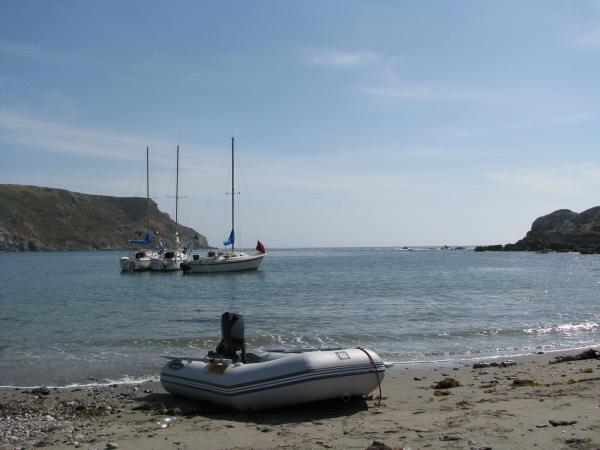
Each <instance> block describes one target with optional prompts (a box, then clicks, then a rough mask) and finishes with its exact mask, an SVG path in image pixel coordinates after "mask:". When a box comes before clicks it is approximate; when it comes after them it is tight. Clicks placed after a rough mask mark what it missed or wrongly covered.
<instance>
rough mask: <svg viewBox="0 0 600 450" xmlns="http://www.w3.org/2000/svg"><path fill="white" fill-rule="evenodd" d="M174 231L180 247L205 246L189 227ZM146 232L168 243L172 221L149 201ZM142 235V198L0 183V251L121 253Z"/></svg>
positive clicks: (204, 242)
mask: <svg viewBox="0 0 600 450" xmlns="http://www.w3.org/2000/svg"><path fill="white" fill-rule="evenodd" d="M177 229H178V231H179V234H180V238H181V241H182V242H184V243H187V242H193V244H194V247H203V248H205V247H207V246H208V244H207V241H206V238H205V237H204V236H202V235H200V234H199V233H197V232H196V231H195V230H193V229H192V228H188V227H184V226H181V225H180V226H178V228H177ZM150 230H151V231H152V233H155V232H156V231H158V232H159V233H160V236H161V239H162V240H163V242H164V243H165V245H171V244H173V242H171V241H173V240H174V236H175V222H174V221H173V220H172V219H171V218H170V217H169V215H168V214H166V213H164V212H162V211H160V210H159V209H158V206H157V205H156V203H155V202H154V201H152V200H150ZM145 233H146V199H145V198H142V197H110V196H105V195H90V194H81V193H78V192H71V191H67V190H64V189H53V188H47V187H38V186H24V185H16V184H0V251H36V250H113V249H122V248H126V247H127V245H128V244H127V243H128V241H129V240H130V239H140V236H141V237H143V235H145Z"/></svg>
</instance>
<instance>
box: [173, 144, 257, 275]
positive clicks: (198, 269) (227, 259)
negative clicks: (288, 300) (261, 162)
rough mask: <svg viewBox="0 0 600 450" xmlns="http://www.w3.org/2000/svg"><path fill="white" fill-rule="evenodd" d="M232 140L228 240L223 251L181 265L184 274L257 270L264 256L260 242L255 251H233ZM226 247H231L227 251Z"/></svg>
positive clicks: (233, 186)
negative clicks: (229, 228)
mask: <svg viewBox="0 0 600 450" xmlns="http://www.w3.org/2000/svg"><path fill="white" fill-rule="evenodd" d="M234 148H235V147H234V138H231V192H228V195H229V194H230V195H231V231H230V233H229V238H228V239H227V240H226V241H225V242H223V245H224V246H225V247H226V248H225V250H223V251H213V250H211V251H209V252H208V254H207V255H206V256H200V255H196V254H195V255H192V257H191V258H190V259H188V260H187V261H186V262H184V263H182V264H181V269H182V270H183V272H184V273H212V272H237V271H242V270H254V269H258V266H260V263H261V262H262V260H263V258H264V257H265V255H266V251H265V247H264V246H263V245H262V243H261V242H260V241H258V242H257V244H256V250H255V251H252V252H249V253H246V252H243V251H239V250H238V251H236V250H235V195H236V194H238V192H235V150H234ZM227 246H231V247H230V248H229V249H228V248H227Z"/></svg>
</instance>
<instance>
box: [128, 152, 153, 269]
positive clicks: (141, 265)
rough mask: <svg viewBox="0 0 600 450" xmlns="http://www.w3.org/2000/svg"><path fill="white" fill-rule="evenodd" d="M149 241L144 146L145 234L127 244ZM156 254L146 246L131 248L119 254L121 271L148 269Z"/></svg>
mask: <svg viewBox="0 0 600 450" xmlns="http://www.w3.org/2000/svg"><path fill="white" fill-rule="evenodd" d="M150 242H152V233H151V232H150V171H149V148H148V147H146V236H145V237H144V239H131V240H130V241H129V244H131V245H136V246H147V245H149V244H150ZM157 256H158V252H156V251H154V250H150V249H148V248H143V247H142V248H138V249H135V250H133V249H132V251H131V252H130V253H129V255H128V256H121V258H120V259H119V265H120V267H121V270H122V271H123V272H140V271H143V270H148V269H150V262H151V260H152V258H156V257H157Z"/></svg>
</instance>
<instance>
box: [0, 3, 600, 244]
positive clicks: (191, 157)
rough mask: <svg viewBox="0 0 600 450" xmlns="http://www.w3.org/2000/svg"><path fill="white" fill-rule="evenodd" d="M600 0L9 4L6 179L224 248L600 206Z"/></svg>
mask: <svg viewBox="0 0 600 450" xmlns="http://www.w3.org/2000/svg"><path fill="white" fill-rule="evenodd" d="M599 88H600V1H585V0H583V1H577V2H574V1H552V0H550V1H496V2H492V1H486V2H481V1H476V0H473V1H377V0H375V1H351V0H343V1H342V0H340V1H336V0H331V1H329V0H328V1H322V2H317V1H305V2H291V1H277V0H273V1H261V0H257V1H251V2H249V1H220V2H208V1H185V0H180V1H177V2H166V1H127V2H122V1H116V0H107V1H96V2H81V1H75V0H61V1H55V0H47V1H30V0H20V1H18V2H17V1H9V0H0V183H15V184H30V185H37V186H48V187H56V188H63V189H69V190H73V191H77V192H84V193H90V194H101V195H115V196H145V149H146V146H149V147H150V190H151V192H150V195H151V197H152V198H153V199H154V200H155V201H156V202H157V203H158V205H159V207H160V208H161V209H162V210H163V211H165V212H167V213H169V214H170V215H171V216H174V199H173V196H174V195H175V152H176V146H177V145H178V144H179V145H180V148H181V163H180V194H181V195H182V197H183V198H182V199H181V200H180V221H181V222H182V223H183V224H184V225H187V226H191V227H193V228H194V229H196V230H198V231H199V232H201V233H202V234H204V235H205V236H207V238H208V240H209V243H210V244H212V245H218V244H219V243H220V242H221V241H222V240H223V239H225V238H226V237H227V236H228V234H229V227H230V216H229V208H230V205H229V203H228V202H229V198H228V197H227V196H226V195H225V193H226V192H227V191H228V190H230V189H231V181H230V177H231V171H230V167H229V165H230V163H229V161H230V153H229V152H230V146H231V137H232V136H235V142H236V170H235V173H236V191H239V192H240V194H239V195H237V196H236V201H237V205H238V207H237V208H236V234H237V236H238V239H239V240H241V244H242V245H244V246H253V245H254V244H255V242H256V240H257V239H260V240H261V241H262V242H263V243H265V245H266V246H267V247H335V246H404V245H407V246H411V245H476V244H497V243H507V242H514V241H516V240H518V239H520V238H521V237H523V236H524V235H525V233H526V232H527V231H528V230H529V228H530V226H531V223H532V222H533V221H534V220H535V219H536V218H537V217H539V216H541V215H544V214H547V213H549V212H551V211H554V210H556V209H562V208H567V209H571V210H574V211H577V212H581V211H583V210H585V209H588V208H591V207H593V206H597V205H600V195H599V192H600V156H599V155H600V153H599V150H600V148H599V147H600V134H599V133H600V122H599V117H600V89H599Z"/></svg>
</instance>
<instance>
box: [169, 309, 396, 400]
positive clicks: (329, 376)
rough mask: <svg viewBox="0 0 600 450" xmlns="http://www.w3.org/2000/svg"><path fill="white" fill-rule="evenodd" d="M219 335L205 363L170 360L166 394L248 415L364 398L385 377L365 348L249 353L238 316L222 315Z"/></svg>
mask: <svg viewBox="0 0 600 450" xmlns="http://www.w3.org/2000/svg"><path fill="white" fill-rule="evenodd" d="M221 331H222V334H223V339H222V340H221V342H220V344H219V345H218V347H217V349H216V351H215V352H209V354H208V356H206V357H205V358H193V357H168V358H169V359H170V361H169V362H168V363H167V364H165V366H164V367H163V369H162V372H161V374H160V381H161V383H162V385H163V387H164V388H165V389H166V390H167V391H168V392H170V393H171V394H175V395H181V396H184V397H190V398H194V399H197V400H207V401H211V402H213V403H217V404H221V405H226V406H230V407H233V408H235V409H238V410H242V411H247V410H259V409H266V408H274V407H278V406H284V405H292V404H297V403H306V402H312V401H316V400H325V399H330V398H336V397H337V398H344V399H347V398H350V397H352V396H360V395H366V394H368V393H370V392H372V391H374V390H375V389H377V387H378V386H379V387H380V383H381V381H382V380H383V377H384V374H385V364H384V362H383V360H382V359H381V357H380V356H379V355H378V354H377V353H375V352H374V351H372V350H367V349H362V348H348V349H334V350H314V351H301V350H297V351H292V352H289V351H288V352H286V351H277V352H273V351H271V352H257V353H251V352H246V345H245V341H244V320H243V317H242V316H241V315H239V314H233V313H227V312H226V313H224V314H223V316H222V317H221ZM238 352H240V354H238Z"/></svg>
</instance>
